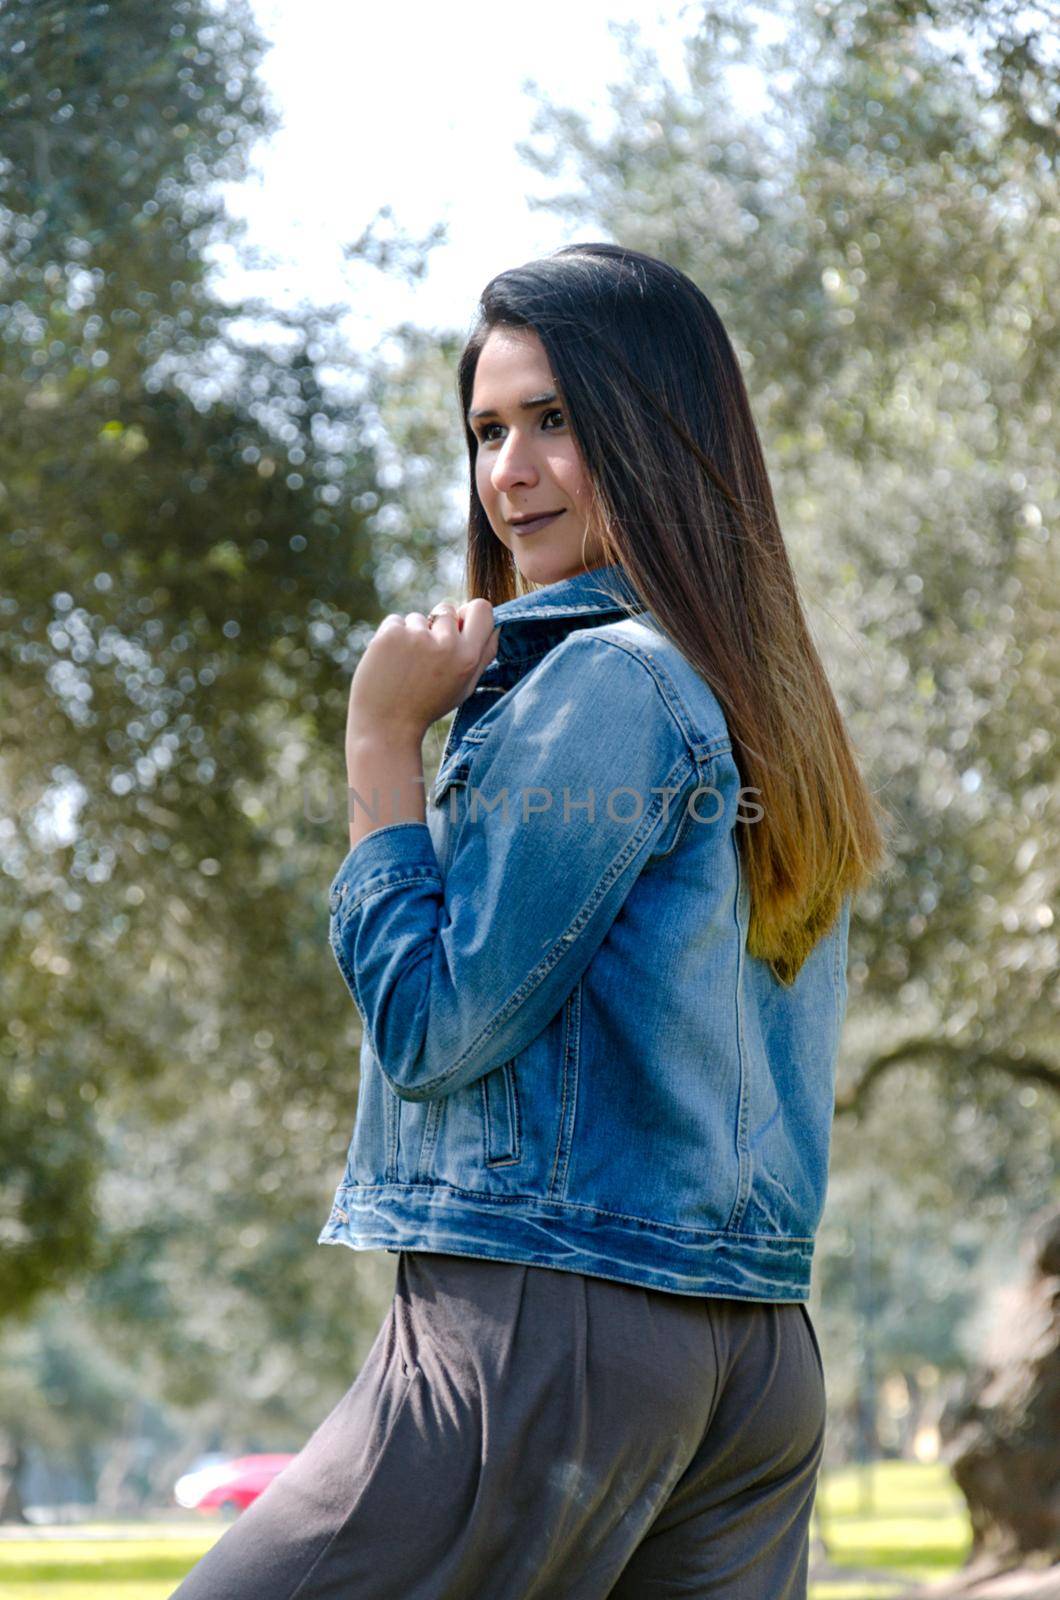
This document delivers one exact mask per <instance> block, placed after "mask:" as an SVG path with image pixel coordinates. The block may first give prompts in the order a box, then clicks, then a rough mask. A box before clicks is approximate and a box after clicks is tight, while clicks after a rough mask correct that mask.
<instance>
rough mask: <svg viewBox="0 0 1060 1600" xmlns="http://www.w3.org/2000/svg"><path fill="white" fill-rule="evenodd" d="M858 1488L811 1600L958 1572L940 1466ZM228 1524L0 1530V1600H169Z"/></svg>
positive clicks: (908, 1468)
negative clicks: (868, 1497)
mask: <svg viewBox="0 0 1060 1600" xmlns="http://www.w3.org/2000/svg"><path fill="white" fill-rule="evenodd" d="M861 1482H862V1474H861V1473H859V1471H858V1469H857V1468H846V1469H844V1470H843V1471H841V1472H832V1473H828V1474H826V1475H825V1476H824V1477H823V1478H822V1480H821V1483H820V1485H819V1488H818V1494H817V1517H816V1519H815V1520H816V1525H817V1529H818V1531H819V1532H820V1533H821V1534H822V1535H823V1537H824V1539H825V1541H826V1543H827V1545H828V1551H829V1572H828V1575H827V1577H824V1578H822V1579H821V1581H819V1582H816V1583H814V1584H812V1585H811V1589H810V1594H811V1597H812V1600H887V1597H888V1595H890V1594H892V1593H898V1592H899V1591H900V1589H901V1588H902V1587H904V1586H905V1585H907V1584H908V1585H913V1584H915V1583H922V1582H928V1581H930V1580H932V1579H938V1578H943V1577H945V1576H946V1575H947V1574H948V1573H950V1572H953V1571H955V1570H956V1568H957V1567H958V1566H960V1564H961V1562H962V1560H963V1559H964V1556H965V1553H966V1551H967V1548H968V1543H969V1530H968V1519H967V1516H966V1515H965V1511H964V1502H963V1500H962V1499H961V1496H960V1494H959V1493H958V1491H957V1490H956V1489H955V1488H954V1486H953V1483H952V1480H951V1479H950V1475H949V1472H948V1471H947V1469H946V1467H945V1466H942V1465H931V1466H920V1465H918V1464H917V1463H915V1462H907V1461H882V1462H878V1463H877V1464H876V1465H875V1466H874V1467H873V1468H872V1469H871V1472H870V1474H869V1476H868V1482H869V1483H870V1484H871V1491H872V1501H871V1509H870V1510H869V1511H868V1512H867V1513H866V1512H865V1511H864V1510H863V1509H862V1508H861V1502H860V1486H861ZM228 1526H229V1525H228V1524H227V1523H224V1522H221V1521H220V1520H218V1521H216V1522H215V1521H213V1520H212V1519H211V1520H210V1521H206V1520H203V1522H202V1523H201V1524H195V1523H192V1524H189V1525H188V1526H186V1527H185V1526H177V1525H166V1524H161V1525H160V1524H157V1523H155V1524H151V1523H144V1524H140V1525H135V1524H126V1525H124V1526H123V1527H121V1528H120V1529H119V1528H117V1527H115V1528H113V1529H111V1528H109V1527H104V1526H102V1525H96V1526H94V1527H93V1528H92V1529H91V1530H89V1529H87V1528H84V1527H82V1528H79V1529H77V1530H74V1529H71V1528H69V1527H67V1528H64V1529H63V1530H61V1531H62V1533H63V1535H64V1536H63V1537H62V1538H55V1537H51V1538H49V1537H47V1536H46V1535H44V1534H42V1535H41V1536H36V1535H34V1534H33V1532H32V1531H30V1532H28V1533H26V1534H25V1535H23V1534H21V1533H19V1534H13V1533H12V1532H11V1531H10V1530H7V1529H2V1530H0V1600H169V1596H170V1595H171V1594H172V1593H173V1590H174V1589H175V1588H176V1587H177V1585H178V1584H179V1582H180V1580H181V1579H182V1578H183V1577H184V1576H185V1574H186V1573H187V1572H189V1571H190V1570H191V1568H192V1567H193V1566H194V1565H195V1563H196V1561H198V1559H199V1557H200V1556H202V1555H204V1554H205V1553H206V1551H207V1550H208V1549H209V1547H210V1545H212V1544H213V1543H214V1541H215V1540H217V1539H219V1538H220V1537H221V1535H222V1534H223V1533H224V1532H225V1530H226V1528H227V1527H228ZM90 1532H91V1535H92V1536H91V1537H86V1536H85V1535H87V1534H89V1533H90ZM108 1534H112V1536H111V1537H108ZM847 1574H849V1576H848V1575H847Z"/></svg>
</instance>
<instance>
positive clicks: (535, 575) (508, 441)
mask: <svg viewBox="0 0 1060 1600" xmlns="http://www.w3.org/2000/svg"><path fill="white" fill-rule="evenodd" d="M528 401H529V402H531V403H530V404H527V402H528ZM468 421H469V423H470V425H471V427H472V429H473V430H474V433H475V437H476V438H477V440H478V449H477V452H476V456H475V487H476V489H477V490H478V497H479V499H480V500H481V502H482V506H483V509H484V511H485V513H486V516H487V517H488V518H489V522H490V526H491V528H492V529H493V531H494V533H495V534H496V535H497V538H498V539H499V540H500V541H501V543H502V544H505V545H507V547H508V549H509V550H510V551H511V552H512V555H513V556H514V558H515V564H516V566H517V567H518V569H519V571H520V572H521V573H522V575H523V577H524V578H527V579H529V580H530V581H531V582H533V583H556V582H558V581H559V579H560V578H569V577H573V576H574V575H575V573H578V572H586V571H588V570H589V569H591V568H592V567H598V566H600V565H602V564H603V563H604V562H605V561H606V559H607V558H606V556H605V555H604V553H603V551H602V549H601V547H600V544H599V541H598V540H597V539H596V538H595V536H592V535H590V534H588V532H587V529H586V517H587V510H588V505H589V479H588V476H587V474H586V471H585V468H584V466H583V464H582V460H581V457H580V455H579V454H578V451H577V448H576V446H575V443H574V439H573V437H572V435H571V431H570V428H569V427H568V425H567V415H566V412H565V410H564V408H563V398H562V396H561V395H560V394H559V393H558V392H557V389H556V383H555V379H554V378H553V376H552V370H551V368H550V367H549V364H548V357H547V355H546V354H545V347H544V345H543V344H542V343H541V340H540V338H539V337H538V335H537V334H536V333H535V332H534V331H533V329H532V328H494V329H492V330H491V332H490V334H489V336H488V337H487V339H486V342H485V344H484V345H483V347H482V350H481V351H480V352H479V358H478V364H477V366H476V368H475V383H474V392H473V394H472V397H471V407H470V410H469V412H468ZM546 513H548V514H551V513H555V515H550V519H549V520H548V521H546V522H543V523H529V524H528V525H527V526H526V528H525V530H523V529H521V528H520V527H519V524H518V519H522V518H526V517H539V516H544V515H545V514H546Z"/></svg>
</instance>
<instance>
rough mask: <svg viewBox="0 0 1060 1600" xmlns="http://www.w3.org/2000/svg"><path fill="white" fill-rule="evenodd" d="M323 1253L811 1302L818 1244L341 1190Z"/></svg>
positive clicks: (539, 1206) (380, 1187)
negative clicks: (468, 1259) (488, 1264)
mask: <svg viewBox="0 0 1060 1600" xmlns="http://www.w3.org/2000/svg"><path fill="white" fill-rule="evenodd" d="M316 1242H317V1244H342V1245H346V1246H347V1247H348V1248H349V1249H351V1250H389V1251H391V1252H397V1251H401V1250H425V1251H433V1252H440V1253H443V1254H451V1255H467V1256H478V1257H480V1258H482V1259H486V1260H492V1261H515V1262H521V1263H524V1264H526V1265H529V1266H540V1267H554V1268H556V1269H558V1270H559V1271H563V1272H581V1273H587V1274H589V1275H590V1276H592V1277H598V1278H610V1279H612V1280H614V1281H616V1282H619V1283H632V1284H637V1285H640V1286H641V1287H644V1288H650V1289H665V1290H668V1291H670V1292H671V1293H674V1294H689V1295H716V1296H722V1297H725V1298H727V1299H735V1300H766V1301H785V1302H787V1301H807V1300H809V1297H810V1270H811V1264H812V1257H813V1243H812V1241H808V1240H805V1239H790V1238H785V1237H783V1236H782V1235H764V1234H746V1233H745V1234H739V1233H726V1232H720V1231H719V1232H712V1231H710V1230H709V1229H697V1228H675V1227H670V1226H668V1225H667V1224H665V1223H652V1222H650V1221H648V1220H646V1219H638V1218H632V1217H616V1216H614V1215H613V1214H611V1213H605V1212H599V1211H593V1210H592V1209H590V1208H589V1207H586V1206H577V1207H574V1206H567V1205H563V1204H562V1203H560V1202H557V1201H546V1200H541V1201H535V1200H533V1199H530V1198H528V1197H526V1196H521V1197H520V1199H519V1210H518V1212H516V1211H514V1210H513V1209H511V1201H510V1200H508V1199H507V1198H506V1197H497V1199H494V1198H493V1197H492V1196H489V1195H483V1196H481V1197H472V1196H470V1195H469V1194H468V1192H467V1191H459V1190H454V1189H452V1188H450V1187H449V1186H448V1185H445V1184H356V1185H354V1186H352V1187H345V1186H340V1187H339V1188H338V1189H337V1190H336V1193H335V1200H334V1204H333V1206H332V1210H331V1215H330V1216H329V1218H328V1220H327V1222H326V1223H325V1225H324V1227H323V1228H322V1229H321V1231H320V1234H319V1235H318V1237H317V1241H316Z"/></svg>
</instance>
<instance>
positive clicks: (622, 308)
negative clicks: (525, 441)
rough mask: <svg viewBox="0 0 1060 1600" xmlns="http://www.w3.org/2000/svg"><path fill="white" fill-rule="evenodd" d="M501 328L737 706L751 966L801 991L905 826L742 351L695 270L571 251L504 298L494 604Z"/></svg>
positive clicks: (507, 287) (467, 373)
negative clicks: (758, 414) (800, 554)
mask: <svg viewBox="0 0 1060 1600" xmlns="http://www.w3.org/2000/svg"><path fill="white" fill-rule="evenodd" d="M498 326H506V327H515V328H519V327H523V328H526V327H528V328H532V329H533V330H534V331H535V332H536V333H537V335H538V337H539V338H540V340H541V342H542V344H543V346H544V348H545V352H546V354H547V356H548V359H549V364H550V365H551V368H552V374H553V377H554V379H555V381H556V384H557V386H558V388H559V391H560V394H561V397H562V400H563V403H564V407H565V413H566V419H567V423H568V425H569V427H570V429H571V433H572V435H573V437H574V439H575V440H576V442H577V446H578V449H579V452H580V454H581V457H582V460H583V462H584V465H585V469H586V472H587V475H588V478H589V480H590V484H591V486H592V495H591V499H592V505H591V510H590V518H591V526H592V529H593V531H594V532H595V533H596V535H597V537H598V538H599V540H600V545H601V548H602V549H603V550H604V552H605V559H606V560H607V561H610V562H616V563H620V564H621V566H622V567H623V568H624V569H625V572H626V574H627V576H628V578H629V580H630V581H631V583H632V586H633V589H634V590H635V591H636V593H637V595H638V596H639V597H640V599H641V600H642V601H643V603H644V605H645V606H646V607H647V609H648V611H649V612H650V613H651V615H652V617H653V618H654V620H655V621H656V623H657V624H658V626H659V627H660V628H661V630H662V632H663V633H664V634H665V635H666V636H667V637H669V638H670V639H672V640H673V642H674V643H675V644H676V645H677V647H678V648H679V649H680V650H681V651H682V653H683V654H684V656H685V658H686V659H687V660H688V661H689V662H690V663H691V664H692V666H693V667H694V668H695V669H696V671H697V672H698V673H699V674H700V676H701V677H702V678H703V679H704V680H705V682H706V683H707V684H709V686H710V688H711V689H712V690H713V691H714V694H715V695H716V696H717V698H718V701H719V703H720V704H721V707H722V710H723V712H724V714H725V719H726V722H727V724H728V728H729V733H730V737H731V738H732V742H733V757H734V760H735V761H736V764H737V767H738V768H739V771H740V776H741V781H742V783H743V784H744V785H745V786H747V787H750V788H752V789H755V790H757V791H758V794H757V805H758V806H759V807H760V808H761V811H762V815H761V817H760V819H759V820H758V821H755V822H750V821H742V820H741V821H739V822H738V823H737V829H738V835H739V845H740V850H741V856H742V859H743V861H744V863H745V867H746V872H747V878H748V888H749V894H750V906H751V918H750V928H749V933H748V950H749V952H750V954H751V955H753V956H757V957H759V958H760V959H762V960H764V961H767V962H769V963H770V965H771V966H772V968H773V970H774V972H775V973H776V975H777V977H778V978H779V979H780V981H781V982H783V983H790V982H792V981H793V980H794V978H795V976H796V974H797V973H798V971H799V968H800V967H801V966H802V964H803V962H804V961H805V960H806V957H807V956H808V955H809V953H810V951H811V950H812V949H813V947H814V946H815V945H816V943H817V942H818V940H819V939H820V938H821V937H822V935H823V934H825V933H826V932H827V931H828V930H829V929H830V928H831V927H832V926H833V924H834V922H835V919H836V917H837V915H838V914H839V912H840V910H841V906H842V901H843V898H844V896H845V895H846V894H848V893H856V892H857V891H859V890H860V889H862V888H864V887H866V886H867V885H868V884H869V882H870V881H871V880H872V878H873V876H874V875H875V874H876V872H877V871H878V870H880V868H881V867H882V866H883V865H884V863H885V860H886V855H887V844H886V840H885V834H884V826H885V822H886V819H887V817H888V814H887V813H886V812H885V811H884V809H883V808H882V807H881V806H880V805H879V804H878V802H877V801H876V800H875V798H874V797H873V795H872V794H871V793H870V791H869V790H868V788H867V787H866V785H865V782H864V780H863V779H862V776H861V773H860V771H859V769H858V763H857V759H856V756H855V753H854V750H853V748H852V746H851V743H850V739H849V737H848V735H847V732H846V729H845V727H844V724H843V719H842V715H841V713H840V710H839V707H838V705H837V704H836V700H835V696H834V695H833V693H832V690H831V687H830V686H829V683H828V679H827V677H826V675H825V671H824V668H823V666H822V664H821V660H820V658H819V656H818V654H817V650H816V648H815V647H814V644H813V641H812V639H811V637H810V631H809V628H808V626H807V623H806V618H805V615H804V613H803V609H802V604H801V601H800V598H799V594H798V588H797V585H796V581H795V575H794V573H793V571H792V568H791V563H790V561H789V559H788V552H787V549H786V547H785V544H784V539H783V535H782V534H781V531H780V524H779V520H778V517H777V511H776V506H775V504H774V500H773V492H772V488H771V486H770V482H769V475H768V473H767V471H766V465H765V459H764V456H763V453H762V447H761V443H760V441H759V437H758V430H757V428H756V427H755V423H754V418H753V416H752V414H751V407H750V402H749V400H748V396H747V391H746V388H745V386H744V381H743V375H742V373H741V371H740V367H739V363H738V361H737V358H736V353H735V351H734V350H733V348H732V345H731V343H730V341H729V337H728V335H727V333H726V332H725V328H724V326H723V325H722V322H721V319H720V317H719V316H718V314H717V312H716V311H715V309H714V307H713V306H712V305H711V303H710V301H709V300H708V299H707V297H706V295H705V294H703V292H702V291H701V290H700V289H698V288H697V287H696V285H695V284H694V283H693V282H692V281H691V279H690V278H688V277H686V276H685V274H684V273H682V272H678V271H677V270H676V269H675V268H673V267H671V266H668V265H667V264H666V263H665V262H662V261H658V260H656V259H655V258H654V257H652V256H648V255H644V254H642V253H641V252H640V251H637V250H627V249H624V248H623V247H622V246H620V245H616V244H576V245H567V246H565V247H564V248H563V249H561V250H558V251H556V252H555V253H554V254H552V255H550V256H546V257H544V258H542V259H541V260H539V261H531V262H528V263H527V264H526V265H525V266H522V267H516V268H513V269H512V270H510V271H507V272H502V273H500V274H499V276H497V277H495V278H493V279H492V280H491V282H490V283H489V284H487V286H486V289H485V290H484V292H483V295H482V298H481V301H480V303H479V314H478V320H477V323H476V325H475V327H474V329H473V331H472V333H471V335H470V337H469V339H468V341H467V344H466V346H465V348H464V350H463V353H462V355H461V358H460V363H459V388H460V400H461V405H462V410H463V416H464V425H465V428H466V431H467V441H468V452H469V455H470V459H471V504H470V514H469V521H468V548H467V568H466V582H467V593H468V596H469V598H473V597H476V596H482V597H483V598H485V599H487V600H489V601H490V603H491V604H492V605H499V604H500V603H501V602H502V601H503V600H508V599H512V598H513V597H514V596H515V595H516V594H518V593H519V592H520V587H519V581H518V572H517V569H516V567H515V563H514V561H513V558H512V554H511V552H510V550H508V548H507V547H506V546H505V545H504V544H503V543H502V542H501V540H500V539H498V538H497V536H496V534H495V533H494V532H493V529H492V528H491V526H490V523H489V521H488V519H487V517H486V514H485V511H484V510H483V508H482V504H481V501H480V500H479V498H478V494H477V491H476V488H475V455H476V450H477V444H478V441H477V440H476V438H475V434H474V431H473V429H472V428H471V425H470V423H468V421H467V413H468V410H469V408H470V406H471V394H472V388H473V385H474V379H475V368H476V366H477V363H478V357H479V352H480V351H481V349H482V346H483V345H484V344H485V342H486V338H487V337H488V335H489V333H490V331H491V329H493V328H495V327H498ZM523 588H525V585H524V586H523Z"/></svg>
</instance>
